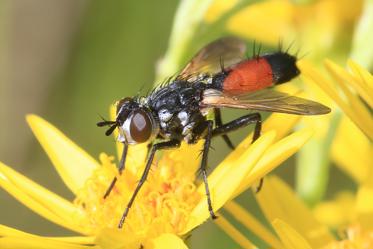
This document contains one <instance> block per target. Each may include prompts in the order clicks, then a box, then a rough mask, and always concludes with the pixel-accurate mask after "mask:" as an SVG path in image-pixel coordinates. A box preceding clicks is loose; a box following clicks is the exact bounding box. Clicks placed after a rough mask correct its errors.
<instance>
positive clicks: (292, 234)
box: [218, 176, 373, 249]
mask: <svg viewBox="0 0 373 249" xmlns="http://www.w3.org/2000/svg"><path fill="white" fill-rule="evenodd" d="M371 180H373V179H371ZM359 192H360V191H359ZM366 194H367V193H365V194H363V195H361V194H358V195H357V202H356V204H357V206H356V216H355V219H353V220H350V221H349V222H348V223H345V224H344V225H345V226H343V227H337V228H338V231H339V232H340V233H338V234H337V236H336V235H335V233H332V232H331V231H330V230H329V227H328V226H326V224H325V223H324V220H321V221H320V220H319V219H318V218H320V217H321V216H322V215H324V217H326V215H329V214H331V213H333V212H339V213H337V214H336V213H333V214H332V215H333V216H335V217H337V216H338V214H340V212H343V213H347V212H348V210H350V208H351V205H350V204H351V202H350V199H351V198H350V196H348V197H347V198H346V196H344V197H342V196H340V197H339V202H340V204H343V206H339V205H337V204H336V203H334V204H333V205H335V206H334V208H331V207H330V206H329V207H328V210H324V209H325V207H321V209H323V210H317V209H316V210H317V211H316V217H315V216H314V215H313V212H312V210H310V209H309V208H308V207H307V205H306V204H305V203H304V202H302V201H301V200H300V199H299V197H298V196H297V195H296V194H295V193H294V192H293V190H292V189H291V187H290V186H288V185H287V184H286V183H285V182H283V181H282V180H281V179H280V178H278V177H276V176H270V177H267V178H266V182H265V185H264V186H263V188H262V190H261V191H260V192H259V193H258V194H256V195H255V197H256V200H257V202H258V204H259V206H260V208H261V210H262V212H263V214H264V216H265V218H266V219H267V221H268V222H269V223H270V224H271V225H272V228H273V229H274V231H275V233H273V232H272V230H271V229H268V228H267V227H266V226H265V225H263V224H261V223H260V222H258V221H257V219H256V218H255V217H254V216H252V215H251V214H250V213H248V212H247V211H246V210H245V209H244V208H243V207H242V206H240V205H239V204H238V203H236V202H234V201H231V202H229V203H227V204H226V205H225V206H224V209H225V210H226V211H227V212H228V213H229V215H231V216H232V217H233V218H234V219H236V220H237V221H238V222H240V223H242V225H243V226H244V227H246V228H247V229H249V230H250V232H252V233H254V235H256V236H258V237H259V238H260V239H262V240H263V241H264V242H266V243H267V244H268V246H270V247H271V248H276V249H311V248H323V249H367V248H373V225H372V224H373V222H372V221H373V205H371V204H372V201H371V200H372V192H370V195H369V196H368V195H366ZM342 199H343V201H342ZM359 201H360V202H359ZM368 202H369V204H368ZM358 203H359V204H358ZM329 204H331V203H329ZM346 204H348V205H347V206H346ZM337 206H338V208H336V207H337ZM346 209H347V210H346ZM342 210H343V211H342ZM342 216H343V215H342ZM328 218H330V217H328ZM218 225H219V226H220V227H221V228H222V229H223V230H225V231H226V232H227V234H229V235H230V236H231V237H232V238H233V239H234V240H235V241H236V242H237V243H239V244H240V245H241V246H244V245H246V244H247V243H248V239H247V238H246V237H245V236H244V235H243V234H242V233H240V232H239V231H238V230H237V229H236V228H235V227H234V226H233V225H232V224H231V223H229V222H228V221H227V220H226V219H225V218H224V217H223V219H222V220H221V221H219V222H218ZM332 228H336V227H332Z"/></svg>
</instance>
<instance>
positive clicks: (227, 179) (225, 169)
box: [182, 131, 276, 234]
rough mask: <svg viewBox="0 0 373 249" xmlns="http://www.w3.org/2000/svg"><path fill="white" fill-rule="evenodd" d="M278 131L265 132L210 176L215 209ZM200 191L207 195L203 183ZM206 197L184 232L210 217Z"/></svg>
mask: <svg viewBox="0 0 373 249" xmlns="http://www.w3.org/2000/svg"><path fill="white" fill-rule="evenodd" d="M275 136H276V133H275V132H274V131H272V132H267V133H265V134H263V135H262V136H261V137H259V139H258V140H257V141H256V142H255V143H254V144H253V145H252V146H250V147H249V148H248V149H247V150H246V151H244V152H243V154H242V155H241V156H240V157H239V158H238V159H237V160H235V161H234V162H232V161H231V162H227V161H226V160H224V162H223V163H221V164H220V165H219V166H218V167H217V168H216V169H215V170H214V172H213V173H212V174H211V175H210V176H209V177H208V183H209V187H210V192H211V200H212V203H213V208H214V210H218V209H219V208H220V207H222V206H223V205H224V203H225V202H227V201H228V200H229V199H231V198H232V194H233V193H234V191H235V190H236V188H237V187H238V186H239V185H240V183H241V182H242V181H243V179H245V177H246V175H247V174H248V173H249V172H250V170H252V168H253V166H254V165H255V163H256V162H257V161H258V160H259V158H260V157H261V156H262V154H263V153H264V151H265V150H266V149H267V148H268V147H269V146H270V145H271V143H272V142H273V140H274V138H275ZM198 192H199V193H200V194H201V195H202V196H203V195H205V187H204V185H203V183H202V184H201V185H200V186H199V188H198ZM209 215H210V214H209V212H208V208H207V204H206V199H205V198H202V199H201V201H200V202H199V203H198V204H197V206H196V207H195V208H194V209H193V211H192V212H191V214H190V219H189V221H188V224H187V225H186V228H185V229H184V231H183V232H182V234H185V233H187V232H188V231H190V230H191V229H193V228H194V227H196V226H198V225H200V224H201V223H202V222H204V221H205V220H206V219H208V217H209Z"/></svg>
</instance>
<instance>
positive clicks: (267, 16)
mask: <svg viewBox="0 0 373 249" xmlns="http://www.w3.org/2000/svg"><path fill="white" fill-rule="evenodd" d="M235 3H236V1H224V0H216V1H214V3H213V4H212V6H211V7H210V8H209V10H208V12H207V13H206V16H205V20H206V22H208V23H210V22H212V21H215V20H216V19H218V17H220V16H221V15H224V14H227V13H229V10H232V9H233V12H234V14H233V15H231V16H230V15H229V14H228V18H227V21H226V29H227V30H228V31H229V32H231V33H233V34H236V35H239V36H242V37H245V38H247V39H251V40H254V39H255V40H256V41H260V42H264V43H265V44H268V45H277V44H278V42H279V40H285V41H287V42H291V41H294V40H295V41H296V43H297V44H301V47H302V50H303V51H312V53H310V55H309V56H310V57H313V58H322V57H321V56H322V55H323V54H324V53H330V52H331V51H333V50H334V51H336V50H338V51H340V50H341V49H342V50H346V48H347V44H348V43H349V42H350V41H349V37H351V36H352V31H353V27H354V24H355V23H356V21H357V19H358V18H359V17H360V15H361V12H362V1H349V0H343V1H340V0H318V1H317V0H316V1H312V2H311V3H308V4H299V3H296V1H289V0H269V1H259V2H255V3H250V4H247V6H244V7H243V8H240V9H238V10H234V7H235ZM315 48H316V51H315ZM344 55H346V54H344ZM342 58H343V57H342Z"/></svg>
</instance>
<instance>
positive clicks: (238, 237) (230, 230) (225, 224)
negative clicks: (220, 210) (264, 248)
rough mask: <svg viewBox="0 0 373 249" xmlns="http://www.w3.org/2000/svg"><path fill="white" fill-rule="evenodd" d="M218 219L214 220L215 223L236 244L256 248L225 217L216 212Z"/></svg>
mask: <svg viewBox="0 0 373 249" xmlns="http://www.w3.org/2000/svg"><path fill="white" fill-rule="evenodd" d="M218 216H219V219H217V220H216V221H215V224H216V225H218V226H219V227H220V228H221V229H222V230H223V231H224V232H225V233H226V234H228V235H229V236H230V237H231V238H232V239H233V240H234V241H236V243H237V244H239V245H240V246H242V248H249V249H250V248H253V249H255V248H257V247H256V246H254V244H253V243H251V241H250V240H248V239H247V238H246V237H245V235H243V234H242V233H241V232H240V231H239V230H238V229H236V228H235V227H234V226H233V225H232V224H231V223H229V221H228V220H227V219H225V218H224V216H222V215H221V214H218Z"/></svg>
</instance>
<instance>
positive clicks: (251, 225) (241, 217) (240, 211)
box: [218, 201, 282, 249]
mask: <svg viewBox="0 0 373 249" xmlns="http://www.w3.org/2000/svg"><path fill="white" fill-rule="evenodd" d="M224 209H225V210H227V211H228V212H229V213H230V214H231V215H232V216H233V217H234V218H235V219H236V220H237V221H238V222H240V223H241V224H242V225H244V226H245V227H246V228H247V229H248V230H249V231H250V232H252V233H254V234H255V235H256V236H258V237H259V238H261V239H262V240H263V241H264V242H266V243H267V244H268V245H269V246H271V247H272V248H278V249H280V248H282V244H281V242H280V241H279V240H278V239H277V238H276V236H275V235H274V234H273V233H272V232H271V231H270V230H269V229H268V228H266V227H265V226H264V225H263V224H262V222H260V221H259V220H258V219H256V218H255V217H254V216H253V215H252V214H250V212H248V211H247V210H246V209H244V208H243V207H241V206H240V205H239V204H238V203H236V202H235V201H230V202H228V203H227V204H225V206H224ZM219 218H220V217H219ZM218 221H219V219H218ZM218 225H219V224H218ZM231 237H232V236H231Z"/></svg>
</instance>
